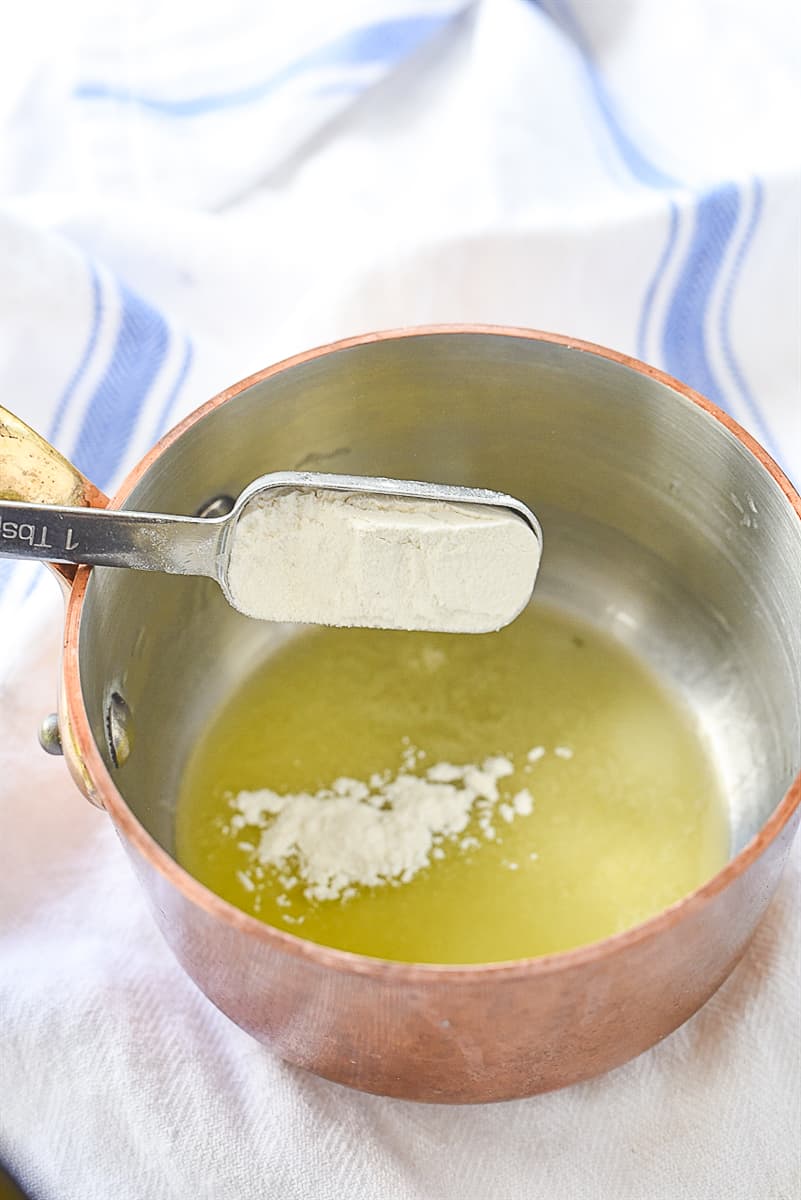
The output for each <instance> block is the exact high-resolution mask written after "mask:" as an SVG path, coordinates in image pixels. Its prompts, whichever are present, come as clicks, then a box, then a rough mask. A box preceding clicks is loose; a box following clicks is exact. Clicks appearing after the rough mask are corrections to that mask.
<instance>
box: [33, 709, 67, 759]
mask: <svg viewBox="0 0 801 1200" xmlns="http://www.w3.org/2000/svg"><path fill="white" fill-rule="evenodd" d="M39 745H40V746H41V747H42V749H43V750H45V751H46V752H47V753H48V754H63V753H64V749H63V747H62V745H61V730H60V729H59V727H58V716H57V714H56V713H50V714H49V716H47V717H45V719H44V720H43V721H42V723H41V725H40V726H39Z"/></svg>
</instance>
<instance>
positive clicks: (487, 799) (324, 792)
mask: <svg viewBox="0 0 801 1200" xmlns="http://www.w3.org/2000/svg"><path fill="white" fill-rule="evenodd" d="M540 749H542V748H540ZM544 753H545V751H544V750H542V754H544ZM537 757H538V758H539V757H541V755H540V754H538V755H537ZM418 759H419V755H418V752H417V751H416V750H415V749H414V748H413V747H409V748H407V750H406V751H405V752H404V755H403V766H402V768H401V770H400V771H398V772H397V773H394V774H393V773H392V772H389V771H388V772H384V774H382V775H373V776H372V777H371V778H370V779H369V780H368V781H366V782H365V781H362V780H358V779H348V778H342V779H337V780H336V781H335V783H334V784H333V785H332V786H331V787H330V788H323V789H321V790H320V791H318V792H314V793H310V792H298V793H295V794H292V795H280V794H279V793H277V792H273V791H270V790H269V789H266V788H265V789H263V790H261V791H254V792H240V793H239V794H238V795H237V796H235V797H234V798H233V800H232V805H233V808H234V810H235V811H234V816H233V817H232V819H231V832H232V833H233V834H235V835H239V834H240V833H241V831H242V830H243V829H244V828H245V827H254V826H255V827H256V828H257V829H258V830H260V833H259V835H258V844H257V845H256V844H254V843H252V842H245V843H242V846H243V849H245V850H247V851H248V852H250V855H251V860H252V861H253V862H254V863H255V864H258V865H261V866H262V867H264V866H270V867H274V868H277V869H278V870H279V871H281V872H283V874H282V876H281V882H282V885H283V886H284V887H285V888H286V889H287V890H291V889H292V888H294V887H296V886H298V885H299V884H301V883H302V884H303V890H304V893H305V895H306V896H307V898H308V899H310V900H335V899H338V898H339V897H345V898H346V899H347V898H348V897H349V896H351V895H353V892H354V889H355V888H356V887H358V886H362V887H377V886H380V885H382V884H386V883H392V882H398V883H406V882H408V881H409V880H410V879H412V878H413V877H414V875H415V874H416V873H417V872H418V871H419V870H421V869H422V868H423V867H427V866H429V865H430V863H431V860H432V858H434V859H439V858H442V857H444V851H443V849H442V843H443V842H445V841H446V840H448V841H450V842H455V843H456V844H457V846H458V847H459V848H460V849H462V850H465V851H466V850H470V849H474V848H477V847H478V846H479V845H480V841H479V840H478V839H477V838H476V837H474V836H472V835H467V836H464V837H460V835H462V834H464V831H465V829H466V828H467V825H468V823H469V822H470V820H471V817H472V816H473V815H475V816H477V825H478V830H479V833H480V836H481V837H483V838H484V839H486V840H487V841H494V840H495V839H496V837H497V833H496V830H495V827H494V825H493V819H494V818H495V816H496V815H497V816H498V817H500V819H501V820H502V821H504V822H512V821H514V820H516V819H517V818H520V817H527V816H530V815H531V813H532V811H533V809H534V801H533V798H532V795H531V792H530V791H529V790H528V788H523V789H522V790H520V791H518V792H517V793H516V794H515V795H512V796H509V797H508V798H506V799H504V800H501V797H500V792H499V788H498V784H499V782H500V781H501V780H502V779H504V778H506V777H507V776H509V775H512V774H514V771H515V766H514V763H513V762H512V761H511V759H509V758H505V757H503V756H498V757H494V758H487V759H485V760H484V762H483V763H481V765H480V766H477V765H467V766H455V765H454V764H453V763H445V762H440V763H436V764H435V765H434V766H432V767H429V769H428V770H427V771H426V772H425V774H424V775H422V776H421V775H417V774H413V773H412V772H413V769H414V768H415V766H416V764H417V762H418ZM509 865H510V867H512V868H514V867H515V866H516V864H509ZM280 902H281V898H280V897H279V903H280ZM287 902H288V901H287Z"/></svg>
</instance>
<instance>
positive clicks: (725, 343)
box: [719, 178, 778, 458]
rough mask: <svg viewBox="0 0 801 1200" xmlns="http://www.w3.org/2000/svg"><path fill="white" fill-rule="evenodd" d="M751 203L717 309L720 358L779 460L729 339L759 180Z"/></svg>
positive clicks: (759, 200)
mask: <svg viewBox="0 0 801 1200" xmlns="http://www.w3.org/2000/svg"><path fill="white" fill-rule="evenodd" d="M752 186H753V194H754V204H753V207H752V209H751V215H750V217H749V219H748V225H747V226H746V230H745V233H744V234H743V238H742V241H741V242H740V245H739V246H738V247H737V254H736V256H735V259H734V264H733V266H732V269H731V273H730V275H729V278H728V280H727V282H726V290H725V291H724V293H723V304H722V305H721V309H720V318H719V322H720V328H719V334H720V344H721V349H722V351H723V357H724V359H725V361H726V366H727V367H728V368H729V371H730V372H731V375H732V378H733V379H734V382H735V383H736V385H737V390H738V391H739V393H740V396H741V397H742V400H743V403H744V405H745V407H746V408H747V410H748V413H749V415H750V416H751V419H752V421H753V423H754V428H755V430H756V432H757V436H758V437H759V439H760V441H762V442H763V444H764V446H765V449H766V450H768V451H770V453H771V454H772V455H773V457H774V458H777V457H778V453H777V447H776V443H775V442H774V439H773V435H772V433H771V431H770V428H769V426H768V423H767V420H766V418H765V416H764V414H763V413H762V410H761V409H760V407H759V405H758V404H757V401H756V397H755V396H754V394H753V392H752V391H751V389H750V387H749V386H748V381H747V380H746V378H745V376H744V375H743V372H742V370H741V368H740V365H739V363H738V362H737V359H736V357H735V354H734V347H733V346H732V340H731V308H732V302H733V300H734V293H735V290H736V287H737V281H738V279H739V277H740V272H741V270H742V267H743V263H744V262H745V259H746V256H747V254H748V251H749V250H750V248H751V243H752V242H753V240H754V234H755V233H756V229H757V226H758V224H759V219H760V217H761V216H762V204H763V188H762V183H761V182H760V180H759V179H756V178H754V180H753V185H752Z"/></svg>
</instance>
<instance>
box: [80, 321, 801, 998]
mask: <svg viewBox="0 0 801 1200" xmlns="http://www.w3.org/2000/svg"><path fill="white" fill-rule="evenodd" d="M476 333H478V334H490V335H495V336H502V337H514V338H525V339H527V340H530V341H538V342H547V343H551V344H553V345H559V346H564V347H565V348H567V349H570V350H577V351H582V352H585V353H589V354H593V355H597V356H599V357H601V358H605V359H607V360H609V361H611V362H614V363H617V364H618V365H620V366H624V367H627V368H629V369H630V370H633V371H635V372H636V373H637V374H640V375H645V376H647V377H648V378H650V379H653V380H656V381H657V382H658V383H662V384H665V385H666V386H667V387H668V388H670V389H671V390H672V391H673V392H675V393H678V394H679V395H680V396H682V397H684V398H685V399H686V400H689V401H691V402H692V403H693V404H695V405H697V406H698V407H699V408H701V409H703V410H704V411H705V412H707V413H709V415H710V416H712V417H713V418H714V419H715V420H716V421H718V423H719V424H721V425H723V426H724V427H725V428H726V429H727V430H728V431H729V432H730V433H731V434H733V435H734V437H736V438H737V440H738V441H739V442H740V443H741V444H742V445H743V446H745V448H746V449H747V450H748V451H749V452H750V453H751V455H752V456H753V457H754V458H756V459H757V461H758V462H759V463H760V465H761V466H762V467H763V468H764V469H765V470H766V471H767V472H768V474H769V475H770V476H771V477H772V479H773V480H774V482H775V483H777V484H778V486H779V488H780V490H781V491H782V493H783V495H784V496H785V498H786V499H787V501H788V503H789V504H790V506H791V508H793V509H794V510H795V512H796V514H797V516H798V517H799V520H801V496H799V495H798V493H797V492H796V491H795V488H794V487H793V485H792V484H791V483H790V481H789V479H788V478H787V476H786V475H785V474H784V472H783V471H782V470H781V468H780V467H779V466H778V464H777V463H776V462H775V461H774V460H773V459H772V458H771V456H770V455H769V454H768V453H767V451H766V450H765V449H764V448H763V447H762V446H761V445H760V444H759V442H757V441H756V439H755V438H753V437H752V436H751V434H749V433H748V432H747V431H746V430H745V429H743V428H742V426H740V425H739V424H738V423H737V422H736V421H734V420H733V419H732V418H731V417H730V416H729V415H728V414H727V413H725V412H724V411H723V410H722V409H720V408H719V407H718V406H717V405H716V404H713V403H712V401H710V400H708V399H707V398H706V397H705V396H702V395H701V394H700V393H698V392H696V391H694V390H693V389H692V388H690V387H688V386H687V385H686V384H683V383H681V382H680V381H679V380H677V379H674V378H673V377H672V376H670V375H668V374H667V373H666V372H664V371H660V370H658V369H657V368H656V367H652V366H649V365H648V364H647V363H643V362H641V361H640V360H639V359H636V358H633V357H631V356H629V355H626V354H623V353H621V352H620V351H617V350H611V349H609V348H608V347H605V346H600V345H598V344H596V343H594V342H588V341H584V340H583V339H580V338H572V337H568V336H565V335H563V334H556V333H548V332H545V331H542V330H535V329H526V328H522V327H516V326H503V325H484V324H477V325H471V324H446V325H422V326H409V327H403V328H399V329H388V330H381V331H378V332H373V333H367V334H362V335H358V336H356V337H350V338H344V339H341V340H338V341H335V342H330V343H327V344H324V345H322V346H317V347H315V348H314V349H311V350H306V351H303V352H302V353H300V354H295V355H292V356H291V357H289V358H285V359H282V360H281V361H280V362H277V363H275V364H273V365H272V366H270V367H266V368H264V369H263V370H261V371H257V372H255V373H254V374H252V375H249V376H247V377H246V378H244V379H242V380H240V381H239V382H238V383H235V384H232V385H231V386H230V387H228V388H226V389H225V390H224V391H222V392H219V393H218V394H217V395H216V396H214V397H212V398H211V399H210V400H208V401H206V402H205V403H204V404H202V405H200V407H199V408H196V409H195V410H194V411H193V412H191V413H190V414H189V415H188V416H186V417H185V418H184V419H183V420H182V421H180V422H179V423H178V424H177V425H175V426H174V427H173V428H172V429H171V430H169V432H167V433H166V434H165V435H164V436H163V437H162V438H160V440H159V441H158V442H157V443H156V445H155V446H153V447H152V449H151V450H149V451H148V453H147V454H145V456H144V457H143V458H142V459H140V461H139V462H138V463H137V465H136V466H135V467H134V468H133V469H132V470H131V471H130V472H129V474H128V475H127V476H126V478H125V480H124V481H123V483H122V485H121V486H120V488H119V489H118V490H117V491H116V493H115V494H114V496H113V497H112V499H111V501H110V502H109V507H110V508H120V507H122V505H123V504H124V502H125V499H126V497H127V496H128V495H129V493H130V492H131V490H132V489H133V487H134V486H135V485H136V484H137V483H138V482H139V480H140V479H141V478H142V476H143V475H144V474H145V473H146V472H147V471H148V470H149V468H150V467H151V466H152V464H153V463H154V462H155V461H156V459H157V458H159V456H160V455H161V454H163V453H164V451H165V450H167V449H168V447H170V446H171V445H172V444H173V442H175V441H176V440H177V439H178V438H180V437H181V436H182V435H183V434H184V433H185V432H186V431H187V430H188V429H190V428H191V427H192V426H193V425H195V424H196V423H197V422H198V421H200V420H202V419H203V418H204V417H205V416H206V415H207V414H208V413H210V412H212V411H213V410H215V409H216V408H219V407H220V406H221V405H223V404H225V403H227V402H228V401H229V400H231V399H233V398H234V397H235V396H238V395H239V394H240V393H241V392H243V391H245V390H247V389H248V388H250V387H252V386H254V385H255V384H258V383H261V382H263V381H264V380H265V379H269V378H271V377H272V376H273V375H278V374H280V373H282V372H283V371H285V370H289V369H290V368H292V367H295V366H299V365H300V364H302V363H306V362H310V361H312V360H314V359H317V358H322V357H324V356H326V355H328V354H332V353H336V352H338V351H340V350H348V349H351V348H352V347H355V346H363V345H369V344H370V343H373V342H379V341H391V340H393V339H398V338H407V337H427V336H439V335H443V334H446V335H447V334H476ZM90 575H91V568H90V567H79V568H78V570H77V572H76V575H75V581H74V583H73V586H72V590H71V592H70V594H69V597H68V601H67V611H66V618H65V630H64V653H63V660H62V671H63V683H64V703H65V715H66V719H67V724H68V728H69V734H70V738H71V741H72V744H73V747H74V750H75V752H76V754H77V756H78V761H79V762H80V763H81V764H82V766H83V768H84V770H85V771H86V772H87V773H88V777H89V779H90V780H91V782H92V785H93V787H94V790H95V792H96V794H97V798H98V800H99V803H100V804H101V805H102V807H103V808H105V809H106V811H107V812H108V813H109V815H110V817H111V819H112V821H113V822H114V824H115V825H116V827H117V828H118V830H119V831H120V833H121V834H123V836H124V837H125V838H126V839H128V840H129V841H130V842H131V844H132V845H133V847H134V848H135V849H136V850H137V851H138V853H139V854H140V855H142V857H143V858H144V859H145V860H146V861H147V862H148V863H149V864H150V865H151V866H152V867H153V868H155V870H156V871H157V872H158V873H159V874H160V875H162V876H163V877H164V878H165V879H166V880H167V881H168V882H169V883H171V884H172V885H173V886H174V887H176V888H177V889H178V890H179V891H180V892H182V893H183V895H184V896H185V897H186V899H187V900H189V901H190V902H191V903H193V904H195V905H197V906H198V907H199V908H201V909H203V910H204V911H205V912H206V913H207V914H208V915H209V916H210V917H212V918H214V919H216V920H220V921H222V922H223V923H225V924H226V925H228V926H230V927H232V928H233V929H235V930H238V931H239V932H241V933H243V934H246V935H248V936H250V937H254V938H256V939H257V940H259V941H261V942H264V943H267V944H268V945H270V946H272V947H273V948H274V949H276V950H277V951H281V952H283V953H288V954H291V955H293V956H295V957H297V958H300V959H304V960H306V961H308V962H309V963H310V964H313V965H315V966H318V967H321V968H326V969H330V970H335V971H337V972H340V973H343V974H350V975H369V976H373V977H376V978H386V979H391V980H392V981H393V982H396V983H405V984H407V985H414V984H427V985H432V984H436V983H437V982H441V983H443V984H450V983H453V982H454V981H463V982H465V983H474V984H476V983H481V982H489V981H490V980H494V979H497V978H499V977H500V978H503V979H519V978H527V979H528V978H531V979H534V978H537V977H541V976H544V975H547V974H552V973H554V972H559V971H564V970H570V969H574V968H580V967H582V966H585V965H589V964H592V963H593V962H596V961H598V960H599V959H601V958H604V957H606V956H607V955H611V954H621V953H625V952H626V951H627V950H628V949H630V948H631V947H633V946H634V945H636V944H637V943H639V942H642V941H644V940H646V939H649V938H651V937H657V936H659V935H660V934H661V933H663V932H664V931H666V930H668V929H669V928H672V927H673V926H675V925H677V924H678V923H679V922H680V921H682V920H683V919H685V918H686V917H689V916H691V915H692V914H693V913H694V912H697V911H698V910H699V909H701V908H702V907H703V906H704V905H706V904H707V903H708V902H709V901H711V900H712V899H713V898H714V897H715V896H717V895H718V894H719V893H721V892H722V891H724V890H725V889H726V888H728V887H729V885H730V884H732V883H733V882H734V881H735V880H736V879H738V878H739V877H740V876H741V875H742V874H743V873H744V872H745V871H746V870H747V869H748V868H749V867H750V865H751V864H752V863H753V862H754V861H755V860H756V859H757V858H759V857H760V855H761V854H762V853H763V852H764V851H765V850H766V849H767V848H768V846H769V845H770V844H771V843H772V842H773V841H774V839H775V838H776V837H777V836H778V834H779V833H780V832H781V830H782V829H783V828H784V827H785V825H786V824H787V823H788V821H790V819H791V817H792V816H793V814H794V812H795V811H796V809H797V808H798V807H799V805H800V804H801V772H799V774H798V775H797V776H796V778H795V779H794V780H793V782H792V784H791V785H790V788H789V789H788V791H787V792H786V794H785V795H784V796H783V798H782V799H781V800H780V802H779V803H778V805H777V806H776V808H775V809H774V810H773V812H772V813H771V815H770V816H769V817H768V819H767V821H765V823H764V824H763V825H762V826H761V828H760V829H759V830H758V831H757V833H756V834H755V835H754V837H753V838H751V840H750V841H749V842H748V843H747V844H746V845H745V846H744V847H743V848H742V849H741V850H740V851H739V852H738V853H737V854H736V855H735V856H734V857H733V858H731V859H730V860H729V861H728V862H727V863H726V864H725V865H724V866H723V867H722V868H721V870H720V871H718V872H717V873H716V874H715V875H713V876H712V878H711V879H709V880H708V881H707V882H706V883H704V884H702V885H701V886H700V887H698V888H696V889H695V890H694V891H692V892H690V893H688V894H687V895H686V896H683V897H681V898H680V899H679V900H677V901H675V902H674V903H673V904H671V905H669V906H667V907H666V908H663V909H660V911H659V912H658V913H655V914H654V915H653V916H652V917H649V918H647V919H646V920H645V921H642V922H640V923H639V924H638V925H634V926H631V927H630V928H628V929H625V930H623V931H622V932H620V933H615V934H611V935H610V936H609V937H606V938H602V939H601V940H600V941H596V942H590V943H587V944H586V945H582V946H577V947H575V948H574V949H570V950H563V951H559V952H558V953H553V954H546V955H539V956H536V957H533V958H519V959H511V960H503V961H498V962H488V963H471V964H459V963H454V964H449V963H417V962H399V961H394V960H390V959H383V958H373V957H370V956H368V955H363V954H356V953H353V952H351V951H347V950H337V949H335V948H334V947H330V946H325V945H321V944H319V943H317V942H311V941H308V940H307V939H305V938H302V937H299V936H298V935H297V934H294V933H290V932H289V931H287V930H283V929H278V928H277V927H276V926H273V925H268V924H266V923H265V922H263V921H260V920H259V919H258V918H257V917H253V916H250V915H249V914H248V913H246V912H243V911H242V910H241V909H239V908H236V907H235V906H234V905H233V904H230V903H229V902H228V901H227V900H223V899H222V897H220V896H218V895H217V894H216V893H214V892H212V891H210V890H209V889H208V888H207V887H205V885H204V884H202V883H200V881H199V880H197V879H195V878H194V877H193V876H192V875H190V874H189V872H188V871H186V870H184V868H183V867H182V866H180V864H179V863H178V862H177V861H176V860H175V859H174V858H172V857H171V855H170V854H168V852H167V851H166V850H164V849H163V847H162V846H160V845H159V843H158V842H157V841H156V840H155V839H154V838H153V837H152V836H151V834H150V833H148V831H147V829H145V827H144V826H143V825H142V824H141V823H140V821H139V820H138V818H137V817H136V816H135V815H134V814H133V812H132V811H131V809H130V808H129V807H128V805H127V803H126V802H125V800H124V798H123V796H122V794H121V793H120V791H119V790H118V789H117V787H116V785H115V783H114V780H113V778H112V776H111V774H110V772H109V771H108V769H107V767H106V765H105V763H104V761H103V758H102V756H101V754H100V751H99V750H98V747H97V745H96V744H95V741H94V738H93V736H92V732H91V728H90V725H89V718H88V714H87V712H86V709H85V707H84V704H83V697H82V692H81V682H80V670H79V637H80V622H81V614H82V609H83V599H84V596H85V593H86V588H87V585H88V582H89V578H90Z"/></svg>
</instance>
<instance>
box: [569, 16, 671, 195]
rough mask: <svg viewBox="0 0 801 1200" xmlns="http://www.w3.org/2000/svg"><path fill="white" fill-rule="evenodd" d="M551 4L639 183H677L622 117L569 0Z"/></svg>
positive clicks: (655, 185)
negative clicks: (636, 139) (633, 135)
mask: <svg viewBox="0 0 801 1200" xmlns="http://www.w3.org/2000/svg"><path fill="white" fill-rule="evenodd" d="M549 7H550V9H551V11H552V13H553V15H554V16H555V17H556V19H557V20H558V22H559V23H560V24H561V25H562V27H563V28H564V29H565V30H566V31H567V33H568V34H569V35H570V38H571V40H572V41H573V44H574V45H575V47H576V49H577V50H578V52H579V54H580V55H581V61H582V65H583V67H584V71H585V74H586V77H587V83H588V85H589V89H590V91H591V92H592V95H593V98H594V99H595V103H596V105H597V107H598V109H599V111H600V113H601V116H602V117H603V120H604V124H605V125H606V128H607V131H608V133H609V136H610V137H611V139H612V141H613V142H614V144H615V146H616V148H617V151H618V154H619V155H620V157H621V159H622V161H623V163H624V164H625V166H626V167H627V168H628V170H629V171H630V173H631V175H632V176H633V177H634V179H636V180H637V181H638V182H639V183H643V184H645V185H646V186H647V187H652V188H671V187H676V186H677V184H678V181H677V180H676V179H674V178H673V177H672V176H671V175H668V174H667V173H666V172H665V171H663V170H661V169H660V168H659V167H658V166H656V164H655V163H652V162H651V161H650V159H648V158H646V156H645V155H644V154H643V152H642V151H641V150H640V148H639V146H637V144H636V143H635V142H634V140H633V139H632V138H631V136H630V135H629V133H628V131H627V130H626V128H625V126H624V125H623V123H622V121H621V120H620V118H619V116H618V113H617V109H616V106H615V103H614V101H613V100H612V97H611V96H610V94H609V91H608V89H607V87H606V84H605V83H604V79H603V75H602V74H601V72H600V71H599V70H598V67H597V66H596V64H595V61H594V59H593V56H592V50H591V48H590V45H589V43H588V41H587V39H586V37H585V36H584V31H583V30H582V28H581V26H580V25H579V23H578V21H577V20H576V18H575V16H574V15H573V12H572V11H571V9H570V6H569V5H568V3H567V0H549Z"/></svg>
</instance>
